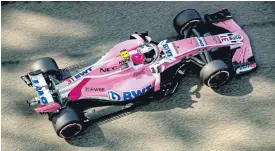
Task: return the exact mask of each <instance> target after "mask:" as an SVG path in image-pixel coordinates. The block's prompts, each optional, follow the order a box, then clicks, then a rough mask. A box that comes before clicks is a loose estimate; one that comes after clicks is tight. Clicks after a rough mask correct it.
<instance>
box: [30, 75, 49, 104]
mask: <svg viewBox="0 0 275 151" xmlns="http://www.w3.org/2000/svg"><path fill="white" fill-rule="evenodd" d="M32 83H33V85H34V87H35V91H37V94H38V96H39V98H40V101H41V102H42V103H43V104H48V100H47V98H46V97H45V96H44V92H43V90H42V87H40V85H39V81H38V80H32Z"/></svg>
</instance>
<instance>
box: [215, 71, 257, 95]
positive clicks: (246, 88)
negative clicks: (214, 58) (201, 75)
mask: <svg viewBox="0 0 275 151" xmlns="http://www.w3.org/2000/svg"><path fill="white" fill-rule="evenodd" d="M252 72H254V73H251V72H249V73H245V74H243V75H238V76H236V77H233V78H232V79H231V80H230V81H229V82H228V83H227V84H226V85H224V86H222V87H220V88H218V89H213V91H214V92H216V93H218V94H220V95H225V96H243V95H247V94H249V93H251V92H252V91H253V87H252V85H251V83H250V82H249V79H250V77H251V74H255V70H253V71H252Z"/></svg>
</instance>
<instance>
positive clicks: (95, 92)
mask: <svg viewBox="0 0 275 151" xmlns="http://www.w3.org/2000/svg"><path fill="white" fill-rule="evenodd" d="M173 25H174V27H175V29H176V31H177V33H178V35H177V36H176V38H175V39H173V40H170V41H167V40H163V41H161V42H154V41H152V40H151V38H150V37H149V36H148V33H141V34H139V33H135V34H132V35H131V37H130V39H129V40H126V41H123V42H121V43H118V44H117V45H115V46H114V47H113V48H112V49H111V50H110V51H109V52H108V53H107V54H106V55H105V56H103V57H102V58H101V59H100V60H98V61H97V62H96V63H94V64H91V65H88V66H85V67H84V68H81V69H80V72H77V73H76V74H72V72H71V71H69V70H65V69H62V70H60V69H59V68H58V66H57V64H56V62H55V61H54V60H53V59H52V58H48V57H47V58H41V59H39V60H38V61H36V62H35V63H34V64H33V66H32V68H31V72H30V73H28V74H27V75H24V76H22V77H21V78H22V79H23V80H24V81H25V83H26V84H27V85H29V86H32V87H34V88H35V90H36V91H37V94H38V97H36V98H34V99H32V100H29V101H27V102H28V104H29V105H36V106H37V108H35V111H36V112H38V113H44V114H48V115H49V119H50V120H51V121H52V123H53V126H54V129H55V131H56V133H57V135H58V136H60V137H62V138H70V137H73V136H75V135H77V134H79V133H80V132H81V131H82V130H83V128H84V124H85V123H86V122H87V121H89V119H88V118H87V117H86V116H85V115H84V114H83V111H84V110H86V109H87V108H93V107H98V106H110V105H129V103H136V102H140V101H144V100H148V99H147V98H150V99H152V98H153V99H154V98H156V97H157V98H160V97H165V96H167V95H170V94H173V93H174V92H175V91H176V89H177V87H178V85H179V82H180V81H181V80H182V77H184V75H186V74H188V71H190V70H193V69H194V68H195V67H194V66H196V67H199V74H200V78H201V81H202V83H204V84H205V85H206V86H208V87H211V88H217V87H220V86H222V85H224V84H226V82H228V81H229V80H230V79H231V78H230V77H232V76H234V75H239V74H242V73H245V72H248V71H251V70H252V69H255V68H256V67H257V64H256V61H255V59H254V56H253V53H252V49H251V44H250V41H249V38H248V36H247V35H246V33H245V32H244V31H243V30H242V29H241V28H240V27H239V26H238V25H237V24H236V22H235V21H234V20H233V19H232V16H231V14H230V13H229V11H228V10H227V9H221V10H220V11H219V12H217V13H214V14H211V15H208V14H206V15H205V16H204V20H203V19H202V18H201V17H200V15H199V13H198V12H197V11H196V10H194V9H187V10H184V11H182V12H181V13H179V14H178V15H177V16H176V17H175V18H174V20H173ZM122 52H123V54H122ZM135 54H142V55H144V57H145V59H144V58H143V60H142V62H140V61H139V64H136V63H135V60H134V59H135V58H134V57H133V56H135ZM126 58H127V59H126Z"/></svg>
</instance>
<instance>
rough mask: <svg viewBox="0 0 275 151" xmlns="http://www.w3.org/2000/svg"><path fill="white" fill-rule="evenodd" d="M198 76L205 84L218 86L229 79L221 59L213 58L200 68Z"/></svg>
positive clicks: (226, 67) (225, 66) (227, 71)
mask: <svg viewBox="0 0 275 151" xmlns="http://www.w3.org/2000/svg"><path fill="white" fill-rule="evenodd" d="M200 78H201V80H202V82H203V83H204V84H205V85H206V86H208V87H212V88H218V87H220V86H222V85H224V84H225V83H227V82H228V81H229V78H230V72H229V70H228V66H227V65H226V64H225V63H224V62H223V61H222V60H214V61H211V62H209V63H208V64H206V65H205V66H204V67H203V68H202V70H201V71H200Z"/></svg>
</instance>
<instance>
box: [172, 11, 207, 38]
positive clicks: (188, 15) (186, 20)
mask: <svg viewBox="0 0 275 151" xmlns="http://www.w3.org/2000/svg"><path fill="white" fill-rule="evenodd" d="M201 21H202V19H201V16H200V15H199V13H198V12H197V11H196V10H195V9H187V10H184V11H182V12H180V13H179V14H178V15H177V16H176V17H175V18H174V20H173V25H174V28H175V30H176V31H177V33H178V34H179V35H184V31H185V30H186V29H188V28H189V27H191V26H194V25H195V24H197V23H198V22H201Z"/></svg>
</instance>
